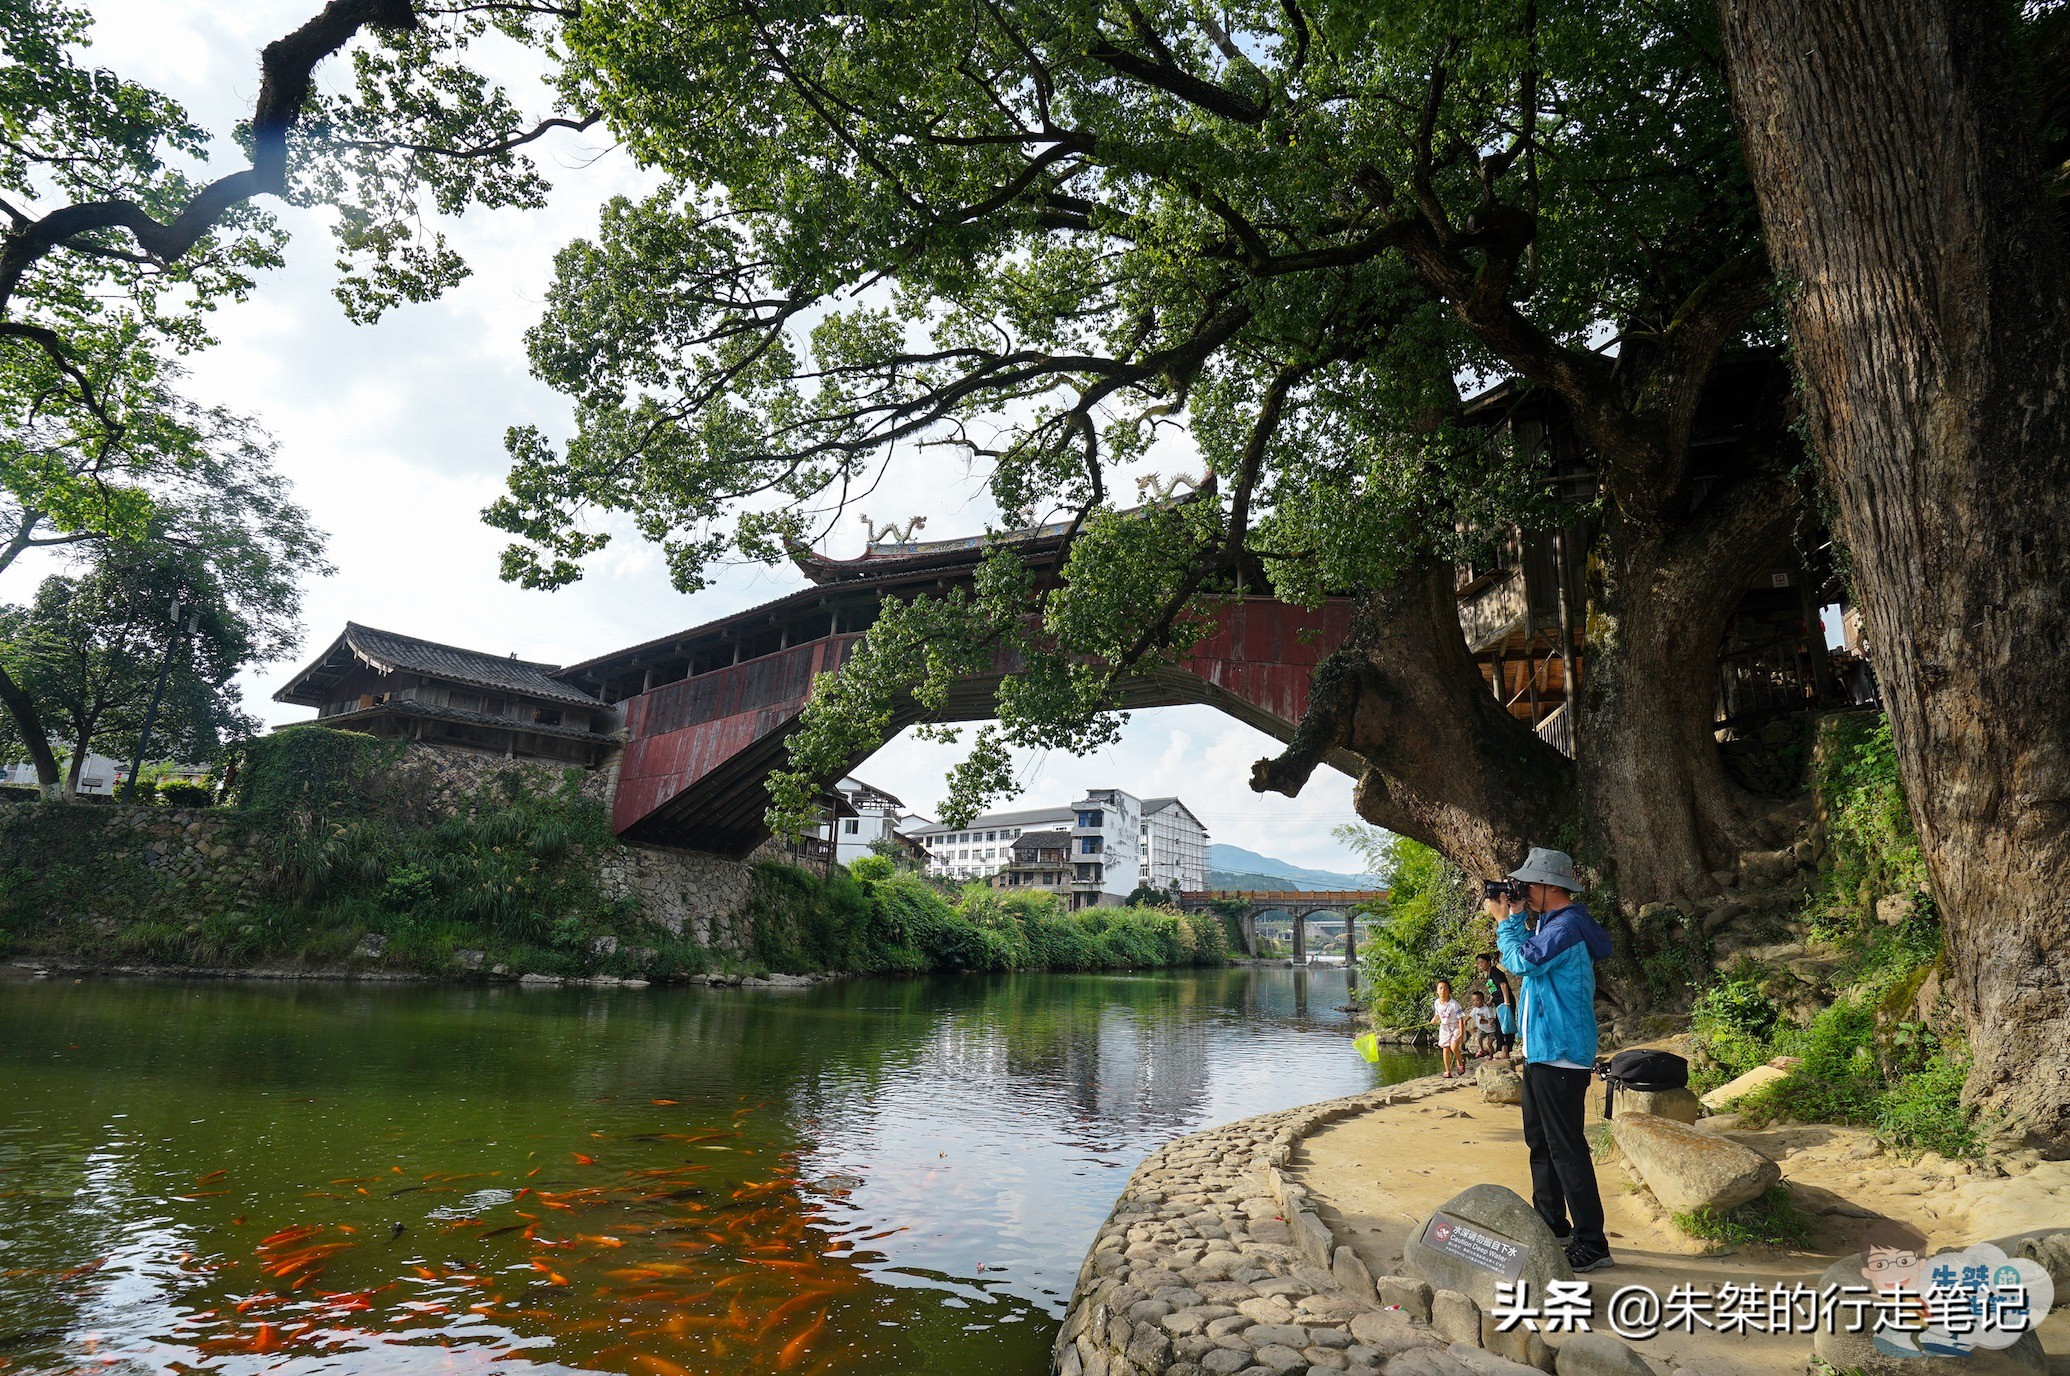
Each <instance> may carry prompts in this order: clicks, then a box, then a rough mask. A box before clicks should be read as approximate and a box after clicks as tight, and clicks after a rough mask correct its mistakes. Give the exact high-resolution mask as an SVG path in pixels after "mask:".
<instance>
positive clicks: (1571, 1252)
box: [1566, 1240, 1617, 1276]
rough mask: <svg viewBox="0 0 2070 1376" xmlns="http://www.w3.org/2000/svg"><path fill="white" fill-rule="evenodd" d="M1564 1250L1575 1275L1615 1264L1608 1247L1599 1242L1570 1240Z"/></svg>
mask: <svg viewBox="0 0 2070 1376" xmlns="http://www.w3.org/2000/svg"><path fill="white" fill-rule="evenodd" d="M1566 1252H1567V1264H1568V1265H1569V1266H1571V1267H1573V1268H1574V1274H1575V1275H1577V1276H1578V1275H1580V1274H1582V1273H1583V1272H1584V1271H1600V1270H1602V1269H1603V1268H1604V1267H1606V1266H1615V1265H1616V1264H1617V1263H1616V1262H1614V1261H1612V1260H1611V1259H1610V1249H1609V1248H1608V1247H1605V1246H1603V1245H1602V1244H1600V1243H1595V1242H1582V1241H1579V1240H1576V1241H1572V1242H1569V1243H1568V1244H1567V1247H1566Z"/></svg>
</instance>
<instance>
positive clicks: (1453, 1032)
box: [1430, 979, 1466, 1080]
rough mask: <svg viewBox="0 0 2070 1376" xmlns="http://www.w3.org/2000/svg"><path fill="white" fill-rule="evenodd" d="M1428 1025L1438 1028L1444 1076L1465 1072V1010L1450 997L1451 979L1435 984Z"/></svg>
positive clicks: (1448, 1077) (1450, 1076) (1449, 1077)
mask: <svg viewBox="0 0 2070 1376" xmlns="http://www.w3.org/2000/svg"><path fill="white" fill-rule="evenodd" d="M1430 1011H1431V1014H1432V1017H1431V1019H1430V1025H1431V1026H1432V1027H1435V1028H1436V1029H1437V1030H1438V1050H1439V1051H1441V1052H1443V1053H1444V1057H1445V1078H1446V1079H1447V1080H1449V1079H1451V1078H1452V1077H1453V1076H1454V1075H1455V1074H1458V1075H1464V1074H1465V1073H1466V1058H1465V1056H1464V1055H1463V1054H1462V1044H1463V1043H1464V1042H1465V1040H1466V1011H1465V1010H1464V1009H1462V1008H1461V1007H1460V1006H1459V1004H1458V1003H1457V1002H1456V1001H1455V1000H1454V999H1453V998H1452V981H1450V980H1448V979H1441V980H1439V981H1438V984H1437V1002H1436V1003H1435V1004H1433V1005H1432V1006H1431V1010H1430Z"/></svg>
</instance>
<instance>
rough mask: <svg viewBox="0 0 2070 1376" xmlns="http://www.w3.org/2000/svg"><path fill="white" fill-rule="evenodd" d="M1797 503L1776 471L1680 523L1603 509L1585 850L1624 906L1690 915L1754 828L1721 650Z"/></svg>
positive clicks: (1592, 633)
mask: <svg viewBox="0 0 2070 1376" xmlns="http://www.w3.org/2000/svg"><path fill="white" fill-rule="evenodd" d="M1795 512H1796V493H1795V492H1794V490H1793V489H1792V487H1791V484H1790V483H1789V481H1788V478H1787V476H1786V475H1784V474H1782V473H1781V472H1780V471H1779V469H1773V468H1771V469H1766V470H1763V471H1758V472H1750V473H1748V474H1745V475H1743V476H1741V477H1739V479H1738V480H1737V481H1736V482H1735V483H1733V484H1732V485H1730V486H1727V487H1723V488H1721V489H1720V490H1718V491H1715V492H1714V493H1712V494H1711V495H1710V497H1709V498H1708V499H1707V501H1706V502H1705V503H1704V504H1703V505H1702V506H1700V507H1699V508H1698V509H1697V511H1696V512H1694V513H1692V514H1691V515H1690V516H1689V517H1688V518H1687V519H1684V520H1679V521H1674V522H1666V521H1641V520H1637V519H1633V518H1631V517H1628V516H1625V515H1623V514H1621V513H1620V512H1619V511H1617V510H1616V509H1615V508H1612V509H1610V510H1608V511H1607V512H1606V513H1605V524H1604V529H1603V531H1602V533H1601V534H1600V535H1599V536H1598V537H1597V540H1596V543H1595V547H1594V549H1593V550H1591V551H1590V559H1589V566H1590V578H1589V584H1590V586H1589V610H1588V633H1587V641H1586V645H1587V649H1586V654H1585V659H1584V664H1585V670H1584V675H1583V679H1582V690H1581V699H1580V704H1579V706H1580V716H1579V718H1578V720H1577V721H1576V723H1575V754H1576V758H1577V762H1578V770H1577V773H1578V777H1579V780H1580V788H1581V816H1582V819H1583V825H1584V828H1585V830H1584V835H1585V837H1586V841H1585V850H1586V853H1587V854H1588V856H1589V858H1590V859H1591V860H1593V861H1594V862H1595V863H1596V864H1597V866H1598V868H1599V869H1600V871H1601V872H1602V874H1603V876H1604V878H1605V879H1607V880H1608V881H1609V883H1610V886H1611V888H1612V889H1613V891H1614V892H1615V894H1616V898H1617V903H1618V906H1619V907H1620V908H1621V909H1622V910H1623V911H1624V912H1625V913H1626V914H1627V915H1629V914H1631V913H1634V912H1636V911H1637V910H1638V909H1639V908H1640V907H1642V906H1643V905H1645V904H1648V903H1656V902H1659V903H1670V904H1673V905H1675V906H1676V907H1677V908H1679V909H1680V910H1681V911H1683V912H1685V913H1692V914H1693V913H1694V912H1695V911H1696V907H1697V903H1698V901H1699V900H1701V899H1703V898H1706V897H1709V896H1711V895H1713V894H1716V893H1717V892H1718V891H1719V889H1720V885H1719V883H1718V881H1717V880H1716V879H1715V878H1714V877H1713V875H1714V873H1715V872H1717V871H1720V870H1731V869H1736V868H1737V867H1738V864H1739V857H1740V854H1741V852H1742V851H1744V850H1746V849H1748V848H1749V847H1750V846H1751V845H1753V844H1754V843H1755V841H1756V840H1757V838H1758V835H1759V833H1758V831H1757V830H1756V828H1755V825H1754V818H1753V816H1752V815H1751V811H1752V810H1751V800H1750V799H1749V798H1748V796H1747V794H1746V792H1745V790H1743V789H1742V788H1740V786H1739V785H1738V784H1737V783H1735V782H1734V781H1733V780H1732V779H1731V777H1730V776H1729V775H1727V774H1726V772H1725V764H1724V760H1723V758H1722V756H1721V755H1720V754H1719V751H1718V742H1717V735H1716V730H1715V726H1714V721H1715V719H1716V714H1717V701H1718V649H1719V646H1720V644H1721V643H1722V642H1723V639H1724V635H1725V631H1726V627H1727V624H1728V622H1729V620H1730V618H1731V616H1732V613H1733V609H1734V608H1735V607H1737V606H1738V604H1739V600H1740V598H1741V596H1742V595H1743V593H1744V592H1745V590H1746V588H1747V587H1748V585H1749V584H1750V583H1751V582H1752V581H1753V580H1754V578H1755V577H1756V575H1758V574H1760V573H1761V572H1763V571H1765V570H1766V569H1768V568H1769V567H1771V566H1772V565H1773V563H1774V561H1775V560H1776V559H1777V557H1778V556H1780V555H1782V554H1783V553H1785V552H1786V551H1787V549H1788V535H1789V529H1790V523H1791V520H1792V518H1793V516H1794V515H1795Z"/></svg>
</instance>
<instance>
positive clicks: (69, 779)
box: [65, 736, 88, 801]
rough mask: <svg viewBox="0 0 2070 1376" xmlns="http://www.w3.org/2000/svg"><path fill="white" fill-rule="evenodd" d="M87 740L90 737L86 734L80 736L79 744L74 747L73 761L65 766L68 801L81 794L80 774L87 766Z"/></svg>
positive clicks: (66, 796)
mask: <svg viewBox="0 0 2070 1376" xmlns="http://www.w3.org/2000/svg"><path fill="white" fill-rule="evenodd" d="M87 740H88V737H86V736H81V737H80V738H79V744H77V745H75V746H73V747H72V760H71V763H70V764H68V765H67V766H66V767H65V798H66V800H67V801H69V800H71V799H73V798H77V797H78V796H79V774H80V771H81V770H83V769H85V768H86V742H87Z"/></svg>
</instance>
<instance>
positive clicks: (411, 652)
mask: <svg viewBox="0 0 2070 1376" xmlns="http://www.w3.org/2000/svg"><path fill="white" fill-rule="evenodd" d="M355 662H357V663H361V664H365V665H368V666H370V667H372V668H375V669H379V670H380V671H381V672H383V673H390V674H392V673H397V672H404V673H413V674H422V675H424V676H425V677H426V678H436V679H444V680H446V681H448V682H452V683H464V684H467V685H468V686H469V687H473V688H489V689H494V690H496V691H499V692H506V693H512V694H515V695H517V696H520V697H529V698H543V699H545V700H546V701H549V702H566V703H577V704H580V705H581V706H584V707H602V706H603V703H602V702H600V701H598V700H597V699H596V698H593V697H591V696H590V695H589V694H588V693H585V692H583V691H582V690H581V689H579V688H575V687H572V686H570V685H569V684H566V683H563V682H561V681H560V680H559V679H556V678H553V677H551V675H552V673H553V670H554V666H553V665H551V664H540V663H536V662H534V661H532V660H528V659H519V658H517V657H516V656H514V655H513V656H511V657H509V658H504V657H502V656H500V655H492V654H484V653H483V652H481V651H480V650H468V649H463V648H462V647H460V646H458V645H442V644H440V643H439V642H438V641H436V640H420V639H418V638H417V637H416V636H413V635H401V634H398V633H397V632H395V631H383V630H376V629H375V628H374V627H372V626H362V625H360V624H359V623H358V622H355V621H348V622H346V623H345V630H344V631H343V633H341V634H340V635H339V636H338V638H337V639H336V640H334V641H332V642H331V644H330V646H329V648H328V649H326V650H325V651H324V652H323V653H322V654H321V655H319V656H317V658H316V659H315V661H314V662H312V663H311V664H310V665H309V667H307V668H306V669H303V670H302V671H301V672H300V673H298V674H296V675H295V676H294V677H293V678H291V679H289V680H288V682H287V684H286V685H285V686H284V687H282V688H281V690H280V691H279V692H277V693H275V694H274V695H273V697H274V700H275V701H276V702H293V703H300V704H302V705H304V706H309V707H321V706H322V705H323V704H324V703H326V702H328V701H330V699H329V698H328V697H326V696H324V695H325V694H326V693H327V692H329V691H330V689H331V688H332V687H334V686H335V685H336V684H337V683H338V682H339V681H340V680H341V679H342V678H343V677H344V676H345V674H347V673H348V672H350V670H351V669H352V666H353V664H354V663H355Z"/></svg>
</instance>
